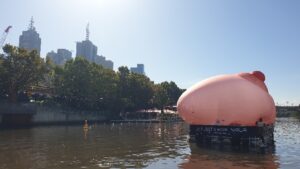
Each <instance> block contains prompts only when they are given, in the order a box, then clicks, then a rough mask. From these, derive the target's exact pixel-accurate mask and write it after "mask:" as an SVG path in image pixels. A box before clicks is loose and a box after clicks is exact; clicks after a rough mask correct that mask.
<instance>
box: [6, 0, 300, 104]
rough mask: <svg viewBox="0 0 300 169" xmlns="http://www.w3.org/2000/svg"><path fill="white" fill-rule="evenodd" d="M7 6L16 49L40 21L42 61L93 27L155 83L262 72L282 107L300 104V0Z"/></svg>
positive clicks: (97, 0)
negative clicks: (142, 66)
mask: <svg viewBox="0 0 300 169" xmlns="http://www.w3.org/2000/svg"><path fill="white" fill-rule="evenodd" d="M16 4H17V5H16ZM1 5H2V6H5V7H6V8H5V9H4V10H3V11H2V14H4V13H11V12H10V9H14V10H16V11H18V12H16V13H12V14H10V15H1V16H0V18H1V20H2V22H1V24H0V29H2V31H3V30H4V29H5V28H6V27H7V26H8V25H12V26H13V29H12V30H11V32H10V33H9V35H8V37H7V40H6V43H10V44H13V45H16V46H17V45H18V36H19V35H20V34H21V32H22V31H23V30H25V29H26V27H27V25H28V19H29V18H30V17H31V16H33V17H34V19H35V21H36V22H35V25H36V27H37V28H38V32H39V34H40V37H41V38H42V40H43V43H42V49H41V55H42V56H43V57H45V55H46V53H47V52H49V51H51V50H55V49H59V48H66V49H69V50H73V52H74V51H75V48H76V45H75V42H76V41H78V39H83V38H84V28H85V25H86V24H87V23H88V22H89V23H90V27H91V30H92V31H91V36H90V38H91V40H92V41H93V42H95V44H98V45H99V46H98V47H99V48H101V54H103V55H104V56H108V57H109V59H111V60H113V61H114V63H115V69H116V68H118V67H119V66H122V65H128V67H133V66H135V65H136V63H144V64H145V65H147V75H148V76H149V77H150V78H151V79H153V80H154V81H155V82H162V81H171V80H172V81H175V82H176V83H177V84H178V85H179V86H180V87H181V88H187V87H189V86H191V85H192V84H194V83H196V82H198V81H200V80H203V79H205V78H208V77H210V76H214V75H218V74H231V73H239V72H250V71H253V70H261V71H263V72H264V73H265V74H266V83H267V85H268V87H269V91H270V93H271V95H272V96H273V97H274V100H275V102H276V103H280V104H286V103H287V101H288V102H289V104H291V103H293V104H295V105H296V104H297V105H298V104H299V103H300V92H299V89H298V83H299V82H300V75H299V72H300V68H299V66H298V62H299V56H298V55H299V53H300V51H299V50H298V48H299V45H300V31H299V30H300V22H299V21H298V16H299V15H300V11H299V10H298V9H299V7H300V3H299V2H298V1H289V2H286V3H284V2H281V1H278V0H275V1H270V0H267V1H263V2H262V1H244V2H240V1H234V0H229V1H226V2H224V1H220V0H212V1H190V2H181V1H177V0H175V1H169V0H167V1H163V2H161V1H157V0H152V1H149V0H146V1H137V0H128V1H118V0H85V1H83V0H64V1H59V0H53V1H43V2H40V1H37V0H28V1H26V2H23V1H17V0H11V1H8V0H3V1H2V2H1ZM53 9H55V11H56V12H53ZM79 11H80V12H79Z"/></svg>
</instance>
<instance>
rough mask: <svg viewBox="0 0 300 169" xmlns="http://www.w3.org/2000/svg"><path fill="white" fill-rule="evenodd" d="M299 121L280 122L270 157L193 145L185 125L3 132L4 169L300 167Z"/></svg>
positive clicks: (1, 158) (1, 157) (0, 145)
mask: <svg viewBox="0 0 300 169" xmlns="http://www.w3.org/2000/svg"><path fill="white" fill-rule="evenodd" d="M299 131H300V122H299V120H296V119H278V120H277V123H276V128H275V140H276V143H275V148H274V151H270V152H266V153H265V154H260V153H255V152H240V151H229V150H225V149H215V148H208V147H199V146H196V145H195V144H191V143H188V141H187V140H188V126H187V125H186V124H184V123H162V124H159V123H155V124H141V123H137V124H136V123H134V124H133V123H131V124H96V125H91V127H90V128H89V130H88V131H84V130H83V128H82V126H68V127H65V126H51V127H35V128H30V129H15V130H7V129H6V130H0V169H40V168H41V169H42V168H45V169H56V168H58V169H77V168H78V169H82V168H92V169H93V168H95V169H96V168H98V169H100V168H149V169H158V168H162V169H168V168H170V169H173V168H191V169H194V168H251V169H252V168H300V132H299Z"/></svg>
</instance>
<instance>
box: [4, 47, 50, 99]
mask: <svg viewBox="0 0 300 169" xmlns="http://www.w3.org/2000/svg"><path fill="white" fill-rule="evenodd" d="M3 51H4V52H5V54H4V55H1V56H0V57H1V59H0V60H1V63H0V64H1V66H0V67H1V70H0V81H1V82H2V84H1V86H2V92H4V93H6V94H7V95H8V98H9V101H10V102H17V95H18V92H20V91H24V90H28V89H29V88H30V87H31V86H32V85H35V84H37V83H38V82H39V81H41V80H42V79H43V75H44V73H45V72H46V71H47V70H46V68H45V63H44V60H43V59H42V58H41V57H40V56H39V55H38V54H37V52H36V51H35V50H33V51H31V52H28V51H27V50H25V49H21V48H18V47H14V46H11V45H5V46H4V47H3Z"/></svg>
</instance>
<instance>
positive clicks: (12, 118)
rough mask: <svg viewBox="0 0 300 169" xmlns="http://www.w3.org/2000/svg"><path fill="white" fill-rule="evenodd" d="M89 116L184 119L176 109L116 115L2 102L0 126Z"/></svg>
mask: <svg viewBox="0 0 300 169" xmlns="http://www.w3.org/2000/svg"><path fill="white" fill-rule="evenodd" d="M85 120H88V122H89V123H99V122H105V123H109V122H113V123H127V122H128V123H159V122H180V121H182V119H181V118H180V117H179V116H178V114H177V113H176V112H175V111H170V110H168V111H165V113H164V114H161V113H160V111H158V110H140V111H137V112H126V113H123V115H121V114H120V116H117V117H113V116H112V115H111V113H110V112H105V111H88V110H76V109H73V108H69V107H62V106H59V105H45V104H37V103H24V104H7V103H6V104H3V103H2V104H0V127H2V128H3V127H13V128H14V127H17V128H20V127H21V128H22V127H26V126H41V125H78V124H83V122H84V121H85Z"/></svg>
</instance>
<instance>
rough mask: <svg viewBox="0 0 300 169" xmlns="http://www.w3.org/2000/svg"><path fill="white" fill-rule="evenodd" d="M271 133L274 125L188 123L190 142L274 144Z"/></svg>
mask: <svg viewBox="0 0 300 169" xmlns="http://www.w3.org/2000/svg"><path fill="white" fill-rule="evenodd" d="M273 133H274V125H266V126H263V127H257V126H209V125H190V142H196V143H209V144H210V143H218V144H225V143H231V144H232V145H247V146H249V145H254V146H268V145H274V135H273Z"/></svg>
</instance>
